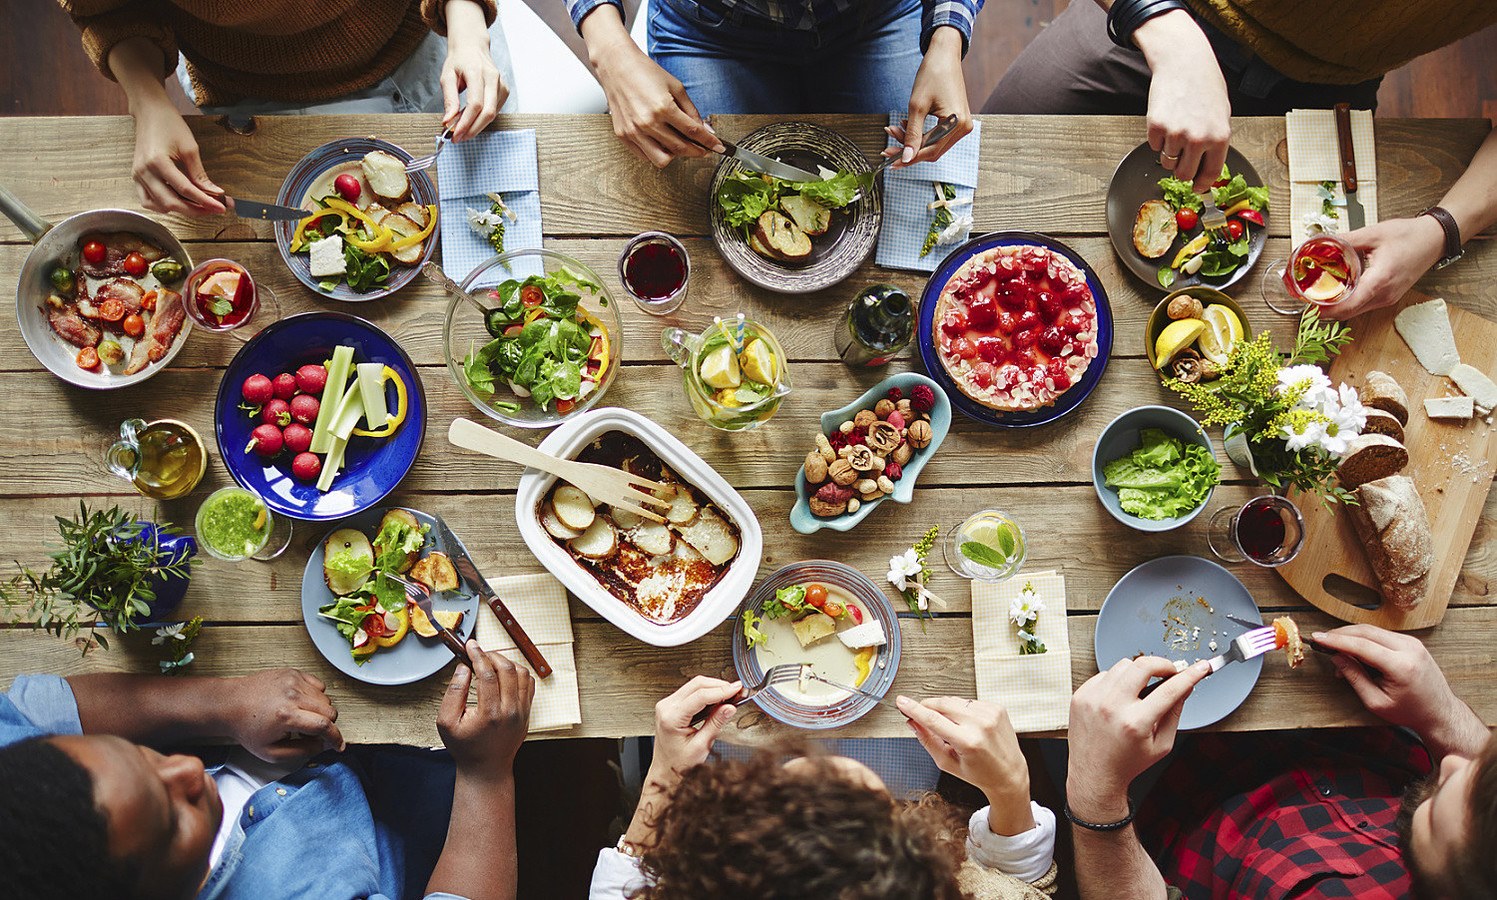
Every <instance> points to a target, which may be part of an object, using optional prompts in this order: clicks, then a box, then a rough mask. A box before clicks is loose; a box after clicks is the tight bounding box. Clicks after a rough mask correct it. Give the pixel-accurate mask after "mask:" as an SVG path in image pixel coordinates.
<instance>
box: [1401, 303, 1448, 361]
mask: <svg viewBox="0 0 1497 900" xmlns="http://www.w3.org/2000/svg"><path fill="white" fill-rule="evenodd" d="M1393 327H1394V328H1397V329H1398V335H1399V337H1401V338H1403V341H1404V343H1405V344H1408V345H1409V349H1410V350H1412V351H1414V356H1415V358H1416V359H1418V360H1419V365H1421V366H1424V368H1426V369H1428V370H1429V372H1430V374H1432V375H1449V374H1450V371H1451V370H1452V369H1454V368H1455V367H1456V366H1457V365H1459V364H1460V361H1461V355H1460V353H1458V352H1457V351H1456V349H1455V332H1454V331H1452V330H1451V328H1450V312H1449V310H1448V309H1446V307H1445V301H1444V300H1438V299H1437V300H1427V301H1425V302H1424V303H1416V304H1414V305H1413V306H1410V307H1407V308H1405V309H1403V310H1400V311H1399V313H1398V315H1396V316H1394V317H1393Z"/></svg>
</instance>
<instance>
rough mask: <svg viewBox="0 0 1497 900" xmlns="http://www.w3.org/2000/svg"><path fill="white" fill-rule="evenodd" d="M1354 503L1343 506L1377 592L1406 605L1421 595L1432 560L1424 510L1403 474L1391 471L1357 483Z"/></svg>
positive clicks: (1412, 487)
mask: <svg viewBox="0 0 1497 900" xmlns="http://www.w3.org/2000/svg"><path fill="white" fill-rule="evenodd" d="M1357 501H1358V504H1359V505H1357V506H1350V507H1347V509H1348V512H1349V513H1350V514H1351V517H1352V524H1353V525H1354V526H1355V527H1356V529H1357V535H1358V536H1359V537H1360V538H1361V539H1362V544H1363V546H1365V547H1366V548H1367V561H1368V562H1369V563H1370V564H1371V565H1372V572H1373V574H1374V575H1376V576H1377V580H1378V586H1379V587H1380V588H1381V589H1382V594H1383V598H1384V599H1386V600H1387V601H1388V602H1390V603H1392V604H1393V605H1394V606H1398V607H1400V608H1403V609H1410V608H1412V607H1414V606H1418V605H1419V603H1421V602H1422V601H1423V600H1424V595H1425V594H1426V593H1427V592H1428V589H1429V572H1430V569H1431V568H1432V567H1433V566H1434V559H1435V555H1434V541H1433V539H1432V538H1431V536H1430V529H1429V513H1428V512H1427V511H1426V510H1425V508H1424V501H1423V500H1422V499H1420V497H1419V491H1418V490H1417V489H1416V488H1415V486H1414V480H1413V479H1412V478H1409V477H1408V476H1407V475H1391V476H1389V477H1387V478H1380V479H1378V480H1376V481H1369V482H1368V483H1366V484H1364V485H1362V486H1361V487H1359V488H1357Z"/></svg>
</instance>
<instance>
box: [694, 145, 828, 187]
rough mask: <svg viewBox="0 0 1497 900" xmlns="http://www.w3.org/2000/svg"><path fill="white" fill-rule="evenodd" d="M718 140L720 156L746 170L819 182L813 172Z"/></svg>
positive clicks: (709, 149) (708, 148) (782, 179)
mask: <svg viewBox="0 0 1497 900" xmlns="http://www.w3.org/2000/svg"><path fill="white" fill-rule="evenodd" d="M681 136H682V137H684V138H686V140H688V141H691V143H693V144H696V145H697V146H698V147H701V148H702V149H703V150H706V151H707V152H708V153H712V152H715V151H713V149H712V148H711V147H708V146H707V145H706V144H703V143H701V142H700V141H695V140H692V139H691V138H689V137H686V135H684V134H683V135H681ZM718 140H719V141H721V142H722V145H723V154H722V155H723V156H726V157H727V158H729V159H736V160H738V162H740V163H742V164H743V167H744V168H746V169H752V170H754V171H755V172H758V173H760V174H762V175H769V176H771V177H774V178H778V179H780V180H781V181H820V180H821V176H820V175H817V174H816V173H815V172H807V171H806V170H805V169H798V168H796V167H795V166H792V165H790V164H789V163H782V162H780V161H779V160H777V159H771V158H770V157H768V156H765V155H764V154H762V153H755V152H754V151H752V150H745V149H743V148H742V147H740V146H738V145H737V144H735V143H733V142H732V141H730V140H728V139H726V138H718Z"/></svg>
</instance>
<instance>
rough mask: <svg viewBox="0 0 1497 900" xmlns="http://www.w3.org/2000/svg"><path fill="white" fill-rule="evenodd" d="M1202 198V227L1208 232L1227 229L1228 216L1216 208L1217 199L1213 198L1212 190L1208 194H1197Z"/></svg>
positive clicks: (1208, 190) (1207, 190)
mask: <svg viewBox="0 0 1497 900" xmlns="http://www.w3.org/2000/svg"><path fill="white" fill-rule="evenodd" d="M1196 196H1198V197H1200V198H1201V204H1202V206H1201V227H1202V228H1204V229H1206V230H1207V231H1215V230H1217V229H1218V228H1226V227H1227V214H1226V213H1224V212H1222V211H1221V210H1220V209H1217V208H1216V198H1215V197H1213V196H1211V189H1210V188H1207V189H1206V193H1204V194H1197V195H1196Z"/></svg>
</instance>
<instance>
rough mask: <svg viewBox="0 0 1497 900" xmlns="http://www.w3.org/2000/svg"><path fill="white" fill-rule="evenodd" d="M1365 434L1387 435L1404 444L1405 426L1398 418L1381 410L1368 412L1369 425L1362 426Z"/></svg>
mask: <svg viewBox="0 0 1497 900" xmlns="http://www.w3.org/2000/svg"><path fill="white" fill-rule="evenodd" d="M1362 433H1363V434H1386V435H1387V436H1388V437H1390V438H1392V439H1393V440H1395V441H1398V442H1399V443H1403V424H1402V423H1400V422H1399V421H1398V417H1397V416H1395V415H1393V414H1392V413H1390V412H1384V411H1383V410H1380V409H1369V410H1367V424H1366V425H1363V426H1362Z"/></svg>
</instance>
